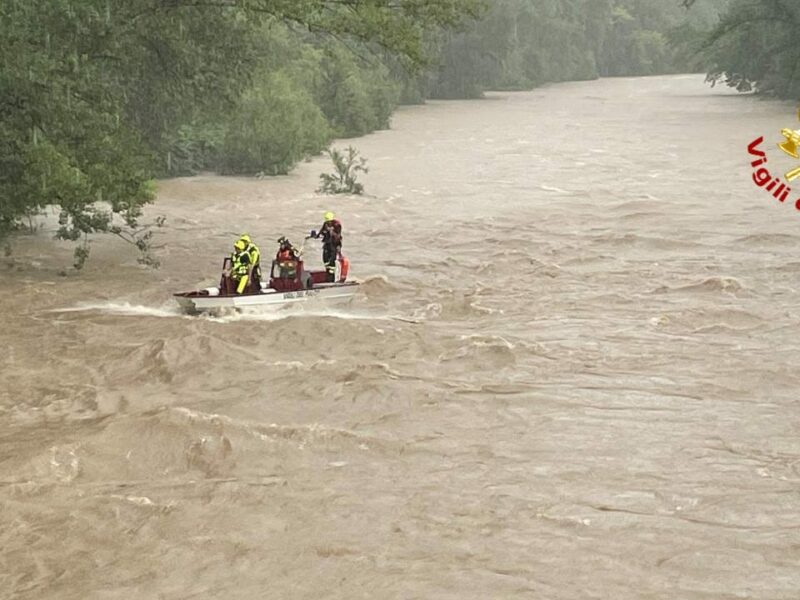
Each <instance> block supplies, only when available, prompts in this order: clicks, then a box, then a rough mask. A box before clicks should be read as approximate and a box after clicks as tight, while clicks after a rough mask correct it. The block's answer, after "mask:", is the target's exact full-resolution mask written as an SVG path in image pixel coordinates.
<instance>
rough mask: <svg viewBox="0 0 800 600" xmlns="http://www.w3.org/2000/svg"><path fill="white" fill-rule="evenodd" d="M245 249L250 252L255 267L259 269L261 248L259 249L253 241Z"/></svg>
mask: <svg viewBox="0 0 800 600" xmlns="http://www.w3.org/2000/svg"><path fill="white" fill-rule="evenodd" d="M244 251H245V252H247V253H248V254H250V261H251V262H252V264H253V265H254V268H256V269H257V268H258V267H259V266H260V265H261V250H259V249H258V246H256V245H255V244H254V243H253V242H250V243H249V244H248V245H247V248H245V249H244Z"/></svg>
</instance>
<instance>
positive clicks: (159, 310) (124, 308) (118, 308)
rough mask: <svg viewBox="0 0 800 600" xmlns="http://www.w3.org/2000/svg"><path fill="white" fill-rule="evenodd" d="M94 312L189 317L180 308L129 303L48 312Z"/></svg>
mask: <svg viewBox="0 0 800 600" xmlns="http://www.w3.org/2000/svg"><path fill="white" fill-rule="evenodd" d="M93 311H94V312H101V313H107V314H112V315H122V316H130V317H159V318H175V317H178V318H188V315H185V314H184V313H183V312H182V311H181V310H180V308H179V307H178V306H175V307H169V308H165V307H155V306H144V305H141V304H130V303H129V302H96V303H93V302H86V303H84V302H82V303H80V304H77V305H76V306H71V307H66V308H54V309H52V310H49V311H47V312H55V313H73V312H93Z"/></svg>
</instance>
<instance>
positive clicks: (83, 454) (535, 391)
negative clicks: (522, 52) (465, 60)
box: [0, 75, 800, 600]
mask: <svg viewBox="0 0 800 600" xmlns="http://www.w3.org/2000/svg"><path fill="white" fill-rule="evenodd" d="M796 126H797V122H796V116H795V107H794V106H793V105H792V104H787V103H780V102H773V101H765V100H759V99H756V98H753V97H751V96H740V95H736V94H734V93H731V92H729V91H727V90H720V89H710V88H708V87H707V86H706V85H704V84H703V78H702V76H696V75H691V76H674V77H654V78H643V79H607V80H600V81H594V82H582V83H567V84H560V85H553V86H548V87H545V88H541V89H538V90H535V91H533V92H529V93H497V94H490V95H489V97H488V98H487V99H486V100H483V101H464V102H431V103H429V104H428V105H426V106H421V107H410V108H404V109H401V110H400V111H399V112H398V113H397V114H396V115H395V117H394V119H393V128H392V130H390V131H383V132H378V133H376V134H373V135H370V136H368V137H366V138H362V139H357V140H352V141H350V143H352V144H353V145H355V146H356V147H357V148H358V149H359V150H360V151H361V152H362V153H363V155H364V156H366V157H367V159H368V160H369V166H370V173H369V175H367V176H365V177H363V181H364V183H365V186H366V190H367V192H368V193H369V195H368V196H365V197H358V198H353V197H338V198H326V197H323V196H321V195H319V194H316V193H315V191H314V190H315V188H316V186H317V176H318V175H319V173H320V172H322V171H324V170H327V168H328V160H327V159H324V158H318V159H314V160H313V161H311V162H310V163H305V164H302V165H301V166H299V167H298V169H297V170H296V171H295V172H294V173H293V174H291V175H289V176H287V177H280V178H274V179H264V180H258V179H245V178H222V177H211V176H201V177H193V178H186V179H177V180H171V181H164V182H161V183H160V185H159V189H160V191H159V199H158V202H157V203H156V204H155V205H154V206H153V207H152V208H151V209H150V210H149V213H148V214H149V215H150V216H151V217H152V216H155V215H160V214H163V215H166V217H167V225H166V227H165V228H163V229H162V230H160V231H159V233H158V235H157V243H158V244H159V245H160V246H161V248H160V249H159V250H158V256H159V257H160V259H161V261H162V265H163V266H162V268H161V269H160V270H158V271H153V270H148V269H145V268H142V267H139V266H138V265H137V264H136V256H135V254H134V253H133V252H132V251H131V249H130V248H129V247H127V246H126V245H125V244H124V243H122V242H116V241H114V240H98V241H96V243H95V244H94V246H93V250H92V252H93V256H92V260H91V261H90V262H89V263H88V265H87V267H86V269H85V270H84V272H83V273H82V274H80V275H77V276H76V275H74V274H70V275H69V276H67V277H61V276H59V275H58V271H59V270H60V269H62V268H63V267H64V266H66V265H68V264H69V262H70V252H71V249H70V247H69V246H68V245H66V244H63V243H57V242H54V241H52V240H51V239H50V238H51V233H52V232H51V231H50V229H51V228H52V225H51V223H52V220H51V221H48V223H47V224H46V225H45V227H44V229H43V230H42V231H41V232H40V233H38V234H37V235H35V236H31V235H24V236H22V237H20V238H19V239H18V241H17V244H16V247H15V254H14V256H13V257H12V258H10V259H3V263H2V265H0V267H1V271H0V283H1V284H2V285H1V286H0V288H1V289H2V291H0V302H1V305H2V307H3V311H2V313H1V314H0V369H2V371H0V372H1V373H2V384H1V385H0V598H1V599H3V600H10V599H12V598H13V599H15V600H16V599H20V600H29V599H34V598H36V599H38V598H44V599H58V600H73V599H74V600H79V599H102V600H123V599H124V600H129V599H151V598H152V599H159V600H172V599H176V600H177V599H184V598H186V599H188V598H198V599H203V598H224V599H243V600H245V599H255V598H275V599H309V600H312V599H314V600H316V599H320V598H336V599H343V600H344V599H347V600H350V599H354V598H366V599H420V600H427V599H452V600H456V599H458V600H461V599H507V598H535V599H557V600H561V599H570V600H585V599H589V598H597V599H614V600H621V599H656V598H658V599H665V600H666V599H670V600H675V599H681V600H712V599H713V600H718V599H725V600H728V599H739V598H758V599H763V600H778V599H786V600H797V598H800V436H799V435H798V434H800V371H798V359H800V307H799V306H798V287H799V286H800V256H798V248H800V211H797V210H795V208H794V207H793V206H792V205H791V204H790V203H788V202H787V203H785V204H781V203H780V202H777V201H776V200H774V199H773V198H771V197H770V196H769V195H768V194H766V193H764V192H763V191H762V190H759V189H758V188H757V187H756V186H755V185H754V183H753V181H752V179H751V173H752V169H751V167H750V165H749V162H750V157H748V154H747V145H748V143H750V141H751V140H753V139H754V138H756V137H757V136H759V135H764V136H765V140H766V141H765V143H764V147H765V148H766V149H767V150H768V153H769V156H770V161H771V162H770V164H769V166H770V167H771V168H772V169H773V170H775V172H776V174H777V173H780V172H781V169H782V168H783V167H787V168H788V167H790V166H796V165H792V162H791V160H790V159H789V158H788V157H783V158H781V157H780V152H779V151H778V150H777V148H776V147H775V143H777V142H779V141H781V137H780V130H781V128H784V127H792V128H794V127H796ZM347 143H348V142H343V143H341V144H340V145H347ZM776 154H777V155H776ZM784 159H785V160H784ZM781 161H783V162H781ZM798 189H800V187H799V188H798ZM325 210H332V211H334V212H335V213H336V214H337V217H339V218H340V219H341V220H342V222H343V224H344V250H345V253H346V254H347V255H348V257H349V258H350V261H351V273H352V275H353V276H354V277H356V278H358V279H360V280H361V281H363V282H364V284H363V286H362V290H361V292H360V294H359V296H358V297H357V298H355V299H354V300H353V301H352V302H351V304H349V305H346V306H327V305H313V304H308V305H306V306H304V307H302V308H300V307H297V308H294V309H291V310H287V311H272V312H252V313H243V314H222V315H217V316H211V317H191V316H186V315H182V314H181V313H180V312H179V311H178V310H177V306H176V305H175V304H174V302H173V301H172V298H171V296H170V294H171V292H173V291H181V290H188V289H193V288H195V287H198V286H201V285H208V284H213V283H214V280H215V279H216V278H217V274H218V269H219V265H220V262H221V259H222V257H223V255H224V254H225V253H227V252H229V250H230V247H231V244H232V242H233V241H234V239H235V238H236V237H237V236H238V235H239V234H240V233H242V232H243V231H247V232H248V233H250V235H251V236H252V237H253V238H254V239H255V241H256V242H257V243H259V244H260V245H261V247H262V250H263V252H264V254H265V255H271V254H272V253H273V252H274V251H275V249H276V248H275V246H276V244H275V240H277V238H278V237H279V236H281V235H287V236H288V237H289V238H290V239H292V240H294V241H296V242H298V243H299V242H300V241H301V239H302V237H303V235H304V234H305V233H306V232H307V231H308V230H309V229H311V228H318V227H319V225H320V224H321V217H322V213H323V212H324V211H325ZM305 252H306V255H307V256H308V257H309V258H310V259H311V262H312V263H317V264H318V261H319V255H320V251H319V247H318V245H315V244H313V243H311V242H309V243H307V244H306V249H305ZM6 265H8V266H6Z"/></svg>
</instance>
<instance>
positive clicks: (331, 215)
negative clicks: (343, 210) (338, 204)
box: [325, 211, 335, 221]
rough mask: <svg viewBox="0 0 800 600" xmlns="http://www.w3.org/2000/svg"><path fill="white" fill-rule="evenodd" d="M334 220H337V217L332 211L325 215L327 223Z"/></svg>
mask: <svg viewBox="0 0 800 600" xmlns="http://www.w3.org/2000/svg"><path fill="white" fill-rule="evenodd" d="M334 218H335V215H334V214H333V213H332V212H331V211H328V212H326V213H325V220H326V221H333V219H334Z"/></svg>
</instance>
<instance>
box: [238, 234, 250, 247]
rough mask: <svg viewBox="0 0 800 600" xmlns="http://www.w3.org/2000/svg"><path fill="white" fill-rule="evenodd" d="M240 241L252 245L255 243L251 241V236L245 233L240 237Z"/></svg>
mask: <svg viewBox="0 0 800 600" xmlns="http://www.w3.org/2000/svg"><path fill="white" fill-rule="evenodd" d="M239 240H240V241H242V242H244V243H245V244H250V243H252V241H253V240H251V239H250V236H249V235H247V234H246V233H243V234H242V235H240V236H239Z"/></svg>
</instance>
